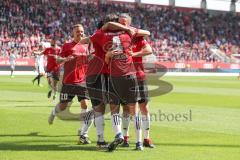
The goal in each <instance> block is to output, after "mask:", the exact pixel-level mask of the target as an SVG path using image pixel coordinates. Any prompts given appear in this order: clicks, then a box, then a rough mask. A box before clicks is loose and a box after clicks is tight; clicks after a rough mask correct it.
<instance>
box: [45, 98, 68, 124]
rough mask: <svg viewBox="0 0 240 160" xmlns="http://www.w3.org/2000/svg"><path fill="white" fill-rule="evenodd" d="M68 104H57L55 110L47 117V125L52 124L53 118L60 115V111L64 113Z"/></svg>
mask: <svg viewBox="0 0 240 160" xmlns="http://www.w3.org/2000/svg"><path fill="white" fill-rule="evenodd" d="M69 103H70V102H62V103H58V104H57V105H56V106H55V108H54V109H53V110H52V112H51V114H50V115H49V117H48V124H49V125H51V124H53V121H54V119H55V116H56V114H57V113H60V112H61V111H64V110H65V109H66V108H67V106H68V105H69Z"/></svg>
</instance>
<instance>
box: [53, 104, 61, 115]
mask: <svg viewBox="0 0 240 160" xmlns="http://www.w3.org/2000/svg"><path fill="white" fill-rule="evenodd" d="M59 112H61V109H60V107H59V104H57V105H56V106H55V108H54V109H53V110H52V115H54V116H56V114H57V113H59Z"/></svg>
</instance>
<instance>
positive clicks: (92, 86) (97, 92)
mask: <svg viewBox="0 0 240 160" xmlns="http://www.w3.org/2000/svg"><path fill="white" fill-rule="evenodd" d="M108 81H109V75H107V74H99V75H91V76H87V78H86V83H87V90H88V93H89V97H90V100H91V103H92V106H93V107H94V106H98V105H100V104H106V103H108Z"/></svg>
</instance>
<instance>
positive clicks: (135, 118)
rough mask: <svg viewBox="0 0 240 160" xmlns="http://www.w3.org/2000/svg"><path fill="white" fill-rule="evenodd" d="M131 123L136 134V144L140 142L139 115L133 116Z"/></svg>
mask: <svg viewBox="0 0 240 160" xmlns="http://www.w3.org/2000/svg"><path fill="white" fill-rule="evenodd" d="M133 123H134V127H135V132H136V143H137V142H142V130H141V117H140V116H139V115H135V116H133Z"/></svg>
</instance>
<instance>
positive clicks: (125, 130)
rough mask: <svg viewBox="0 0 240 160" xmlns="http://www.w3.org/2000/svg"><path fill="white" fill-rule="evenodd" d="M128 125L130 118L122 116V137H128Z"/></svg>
mask: <svg viewBox="0 0 240 160" xmlns="http://www.w3.org/2000/svg"><path fill="white" fill-rule="evenodd" d="M129 124H130V116H129V115H123V116H122V128H123V136H127V137H128V136H129Z"/></svg>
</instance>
